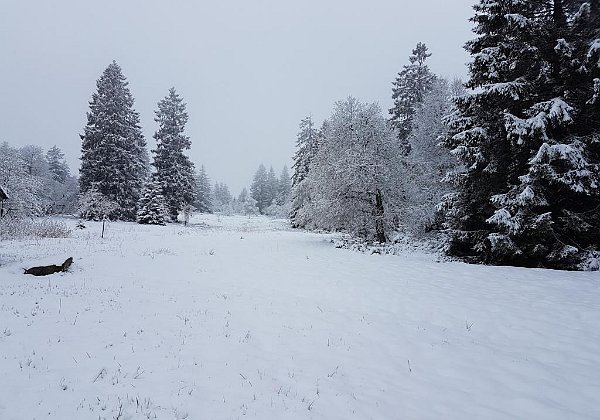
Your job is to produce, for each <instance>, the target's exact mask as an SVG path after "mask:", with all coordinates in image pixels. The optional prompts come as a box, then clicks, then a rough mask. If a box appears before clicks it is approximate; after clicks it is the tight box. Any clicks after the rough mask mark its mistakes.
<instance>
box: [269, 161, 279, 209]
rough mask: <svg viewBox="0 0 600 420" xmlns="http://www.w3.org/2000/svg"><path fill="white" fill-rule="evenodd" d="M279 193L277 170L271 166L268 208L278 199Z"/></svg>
mask: <svg viewBox="0 0 600 420" xmlns="http://www.w3.org/2000/svg"><path fill="white" fill-rule="evenodd" d="M278 193H279V181H278V179H277V175H275V169H273V167H272V166H271V167H270V168H269V172H268V174H267V203H268V206H270V205H272V204H273V203H274V202H275V199H276V198H277V194H278Z"/></svg>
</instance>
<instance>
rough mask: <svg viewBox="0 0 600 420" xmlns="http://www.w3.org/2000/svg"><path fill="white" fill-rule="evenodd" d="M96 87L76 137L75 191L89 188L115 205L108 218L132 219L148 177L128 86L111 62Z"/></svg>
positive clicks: (137, 122) (143, 142)
mask: <svg viewBox="0 0 600 420" xmlns="http://www.w3.org/2000/svg"><path fill="white" fill-rule="evenodd" d="M96 87H97V91H96V92H94V94H93V95H92V100H91V101H90V111H89V112H88V114H87V124H86V126H85V128H84V133H83V134H82V135H81V140H82V145H81V168H80V170H79V174H80V177H79V186H80V190H81V193H82V194H85V193H86V192H87V191H89V190H91V189H92V188H94V189H95V191H97V193H98V194H96V195H95V196H96V197H100V196H104V197H106V199H107V200H109V201H111V202H114V203H116V206H115V209H114V210H113V211H112V212H111V214H109V215H108V216H109V217H111V218H117V219H122V220H135V217H136V211H137V202H138V199H139V196H140V192H141V189H142V185H143V184H144V181H145V179H146V176H147V173H148V167H147V162H148V156H147V152H146V141H145V139H144V136H143V134H142V129H141V127H140V117H139V114H138V113H137V112H136V111H135V110H134V108H133V104H134V100H133V96H132V95H131V92H130V91H129V86H128V82H127V81H126V79H125V76H123V73H122V71H121V67H119V65H118V64H117V63H116V62H114V61H113V62H112V63H111V64H110V65H109V66H108V67H107V68H106V70H104V73H103V74H102V76H101V77H100V79H98V81H97V82H96ZM102 216H103V215H93V214H89V215H88V217H102Z"/></svg>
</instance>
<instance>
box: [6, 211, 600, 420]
mask: <svg viewBox="0 0 600 420" xmlns="http://www.w3.org/2000/svg"><path fill="white" fill-rule="evenodd" d="M67 223H69V224H70V225H71V226H72V227H74V226H75V224H76V220H67ZM86 224H87V228H86V229H83V230H74V233H73V237H72V238H68V239H45V240H21V241H13V242H6V241H4V242H0V263H1V264H2V265H1V266H0V349H1V352H0V372H2V376H3V379H2V381H1V382H0V418H1V419H21V418H57V419H67V418H78V419H86V418H90V419H92V418H93V419H98V418H101V419H102V418H117V417H118V416H119V414H121V416H120V417H118V418H131V419H141V418H154V417H153V416H155V417H156V418H161V419H163V418H166V419H174V418H175V419H183V418H188V419H197V418H208V419H238V418H243V417H245V418H257V419H267V418H273V419H282V418H285V419H349V418H357V419H391V418H402V419H417V418H419V419H421V418H444V419H465V418H486V419H505V418H506V419H509V418H530V419H531V418H543V419H565V418H569V419H592V418H600V405H598V404H597V398H598V395H600V352H598V348H600V347H599V346H600V330H599V329H598V325H599V324H600V301H599V300H598V293H599V291H600V274H599V273H582V272H559V271H550V270H538V269H520V268H511V267H485V266H477V265H466V264H463V263H457V262H438V261H439V260H438V258H437V257H436V256H435V255H433V254H426V253H423V252H422V251H415V252H407V253H406V254H404V255H401V256H382V255H366V254H362V253H355V252H352V251H348V250H342V249H336V248H335V247H334V246H333V244H332V243H331V239H332V238H334V237H336V236H335V235H325V234H316V233H307V232H302V231H294V230H291V229H289V228H288V223H287V222H286V221H281V220H271V219H267V218H262V217H253V218H246V217H236V216H231V217H222V216H221V217H219V216H206V215H202V216H195V217H193V218H192V220H191V222H190V225H189V226H187V227H183V226H181V225H168V226H147V225H138V224H135V223H123V222H120V223H110V224H109V225H107V227H106V232H105V238H104V239H101V238H100V230H101V223H96V222H88V223H86ZM68 256H73V257H74V258H75V262H74V264H73V266H72V268H71V272H69V273H64V274H59V275H53V276H50V277H45V278H35V277H31V276H25V275H23V274H22V268H24V267H29V266H32V265H40V264H44V263H55V264H56V263H60V262H62V261H63V260H64V259H65V258H66V257H68Z"/></svg>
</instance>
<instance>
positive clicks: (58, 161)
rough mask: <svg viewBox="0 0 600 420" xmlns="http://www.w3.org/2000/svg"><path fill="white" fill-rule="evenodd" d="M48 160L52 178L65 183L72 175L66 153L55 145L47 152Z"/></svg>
mask: <svg viewBox="0 0 600 420" xmlns="http://www.w3.org/2000/svg"><path fill="white" fill-rule="evenodd" d="M46 160H47V161H48V170H49V171H50V173H51V175H52V179H53V180H55V181H56V182H59V183H61V184H64V183H65V182H66V181H67V178H68V177H69V176H70V175H71V174H70V172H69V166H68V165H67V162H66V161H65V155H64V153H63V152H62V151H61V150H60V149H59V148H58V147H57V146H56V145H54V146H52V147H51V148H50V149H48V151H47V152H46Z"/></svg>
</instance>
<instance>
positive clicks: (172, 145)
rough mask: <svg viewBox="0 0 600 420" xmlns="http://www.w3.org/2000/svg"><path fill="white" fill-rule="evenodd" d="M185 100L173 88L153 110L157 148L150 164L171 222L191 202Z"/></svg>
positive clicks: (191, 183)
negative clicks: (156, 128)
mask: <svg viewBox="0 0 600 420" xmlns="http://www.w3.org/2000/svg"><path fill="white" fill-rule="evenodd" d="M185 107H186V105H185V103H184V102H183V99H182V98H181V97H180V96H179V95H178V94H177V92H176V91H175V88H171V89H169V94H168V95H167V96H166V97H165V98H164V99H162V100H161V101H160V102H159V103H158V109H157V110H156V111H155V114H156V118H155V119H154V121H156V122H157V123H158V127H159V128H158V131H156V133H154V139H155V140H156V149H155V150H153V151H152V152H153V154H154V159H153V162H152V165H153V166H154V168H155V169H156V180H157V181H158V182H159V183H160V185H161V186H162V195H163V197H164V199H165V202H166V204H167V209H168V211H169V216H170V217H171V220H172V221H175V220H177V215H178V214H179V212H180V211H181V210H182V209H183V208H184V206H186V205H188V204H192V203H193V202H194V189H195V186H196V182H195V179H194V164H193V163H192V162H191V161H190V159H189V157H188V156H187V155H185V154H184V150H188V149H189V148H190V147H191V145H192V143H191V141H190V138H189V137H188V136H186V135H185V133H184V131H185V124H186V123H187V121H188V114H187V112H186V111H185Z"/></svg>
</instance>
